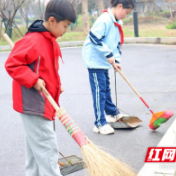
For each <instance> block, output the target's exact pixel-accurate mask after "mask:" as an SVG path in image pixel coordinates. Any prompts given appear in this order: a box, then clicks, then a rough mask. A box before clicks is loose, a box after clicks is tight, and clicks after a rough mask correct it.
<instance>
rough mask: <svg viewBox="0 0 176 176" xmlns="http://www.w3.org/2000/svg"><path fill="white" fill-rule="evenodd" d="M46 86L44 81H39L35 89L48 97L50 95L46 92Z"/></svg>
mask: <svg viewBox="0 0 176 176" xmlns="http://www.w3.org/2000/svg"><path fill="white" fill-rule="evenodd" d="M45 86H46V84H45V81H44V80H43V79H40V78H39V79H38V81H37V83H36V84H35V86H34V88H35V89H36V90H38V91H39V92H43V91H44V92H45V94H46V95H48V93H47V92H46V91H45V90H46V88H45Z"/></svg>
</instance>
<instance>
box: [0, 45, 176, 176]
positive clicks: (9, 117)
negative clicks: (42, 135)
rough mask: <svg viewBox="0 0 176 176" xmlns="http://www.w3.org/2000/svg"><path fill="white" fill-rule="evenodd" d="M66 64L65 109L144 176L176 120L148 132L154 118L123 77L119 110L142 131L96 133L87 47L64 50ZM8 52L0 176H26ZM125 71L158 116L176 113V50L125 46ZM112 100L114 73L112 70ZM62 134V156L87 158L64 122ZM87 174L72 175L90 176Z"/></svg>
mask: <svg viewBox="0 0 176 176" xmlns="http://www.w3.org/2000/svg"><path fill="white" fill-rule="evenodd" d="M62 52H63V59H64V62H65V64H64V65H63V64H62V63H61V62H60V75H61V81H62V85H63V87H64V89H65V92H64V94H63V95H62V96H61V98H60V104H61V106H62V107H64V108H65V109H66V110H67V112H68V113H69V115H70V116H71V117H72V118H73V119H74V120H75V122H76V123H77V125H78V126H79V127H80V128H81V129H82V130H83V131H84V133H85V134H86V135H87V136H88V137H89V139H91V140H92V141H93V142H94V143H95V144H97V145H99V146H102V147H105V148H107V149H109V151H110V153H111V154H113V155H114V156H115V157H117V158H118V159H119V160H121V161H123V162H125V163H127V164H129V165H130V166H131V167H133V168H134V169H135V170H136V172H138V171H139V170H140V169H141V168H142V166H143V164H144V158H145V155H146V151H147V148H148V147H152V146H156V145H157V144H158V143H159V141H160V140H161V138H162V137H163V135H164V134H165V132H166V131H167V129H168V128H169V126H170V125H171V124H172V122H173V120H174V119H175V116H173V117H172V119H171V120H169V121H168V122H167V123H166V124H164V125H162V126H161V127H160V128H159V129H158V130H157V131H152V130H150V129H149V128H148V124H149V121H150V118H151V114H150V113H149V111H148V110H147V108H146V107H145V106H144V105H143V103H142V102H141V101H140V100H139V98H138V97H137V96H136V94H135V93H134V92H133V91H132V89H131V88H130V87H129V86H128V85H127V83H126V82H125V81H124V80H123V79H122V78H121V76H120V75H119V74H118V73H117V86H118V90H117V91H118V106H119V108H120V109H122V110H124V111H125V112H128V113H129V114H131V115H136V116H138V117H139V118H140V119H141V120H142V121H143V123H142V126H141V127H139V128H138V129H134V130H116V132H115V134H114V135H110V136H102V135H99V134H95V133H93V132H92V129H93V123H94V113H93V106H92V95H91V92H90V86H89V79H88V72H87V70H86V68H85V66H84V63H83V60H82V56H81V48H69V49H63V50H62ZM7 56H8V53H0V84H1V86H0V176H9V175H10V176H24V175H25V174H24V159H25V156H24V130H23V127H22V124H21V119H20V115H19V114H18V113H17V112H15V111H14V110H13V109H12V95H11V92H12V91H11V81H12V80H11V78H10V77H9V76H8V75H7V73H6V71H5V69H4V63H5V60H6V58H7ZM122 69H123V70H122V72H123V73H124V75H125V76H126V77H127V78H128V79H129V80H130V82H131V83H132V85H133V86H134V87H135V88H136V89H137V90H138V91H139V93H140V94H141V95H142V97H143V98H144V100H146V102H147V103H148V104H149V106H150V107H151V108H152V109H154V111H155V112H159V111H164V110H168V109H173V110H176V103H175V101H176V46H164V45H124V47H123V55H122ZM110 79H111V87H112V98H113V100H114V102H115V94H114V72H113V70H110ZM56 133H57V139H58V144H59V149H60V151H61V152H62V153H63V154H64V155H65V156H67V155H77V156H81V153H80V149H79V147H78V145H77V144H76V143H75V142H74V140H73V139H72V138H71V137H70V136H69V135H68V133H67V132H66V130H65V129H64V127H63V126H62V125H61V123H60V122H59V120H57V121H56ZM84 175H85V173H84V171H80V172H77V173H73V174H71V175H70V176H84Z"/></svg>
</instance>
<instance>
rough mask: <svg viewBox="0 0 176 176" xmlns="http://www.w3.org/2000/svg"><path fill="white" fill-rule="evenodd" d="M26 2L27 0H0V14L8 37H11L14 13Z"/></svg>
mask: <svg viewBox="0 0 176 176" xmlns="http://www.w3.org/2000/svg"><path fill="white" fill-rule="evenodd" d="M26 2H28V0H0V16H1V18H2V20H3V22H4V24H5V28H6V31H7V34H8V35H9V37H10V38H11V37H12V25H13V24H14V25H16V24H15V22H14V18H15V15H16V13H17V11H18V10H19V8H20V7H21V6H22V4H24V3H26ZM16 27H17V26H16Z"/></svg>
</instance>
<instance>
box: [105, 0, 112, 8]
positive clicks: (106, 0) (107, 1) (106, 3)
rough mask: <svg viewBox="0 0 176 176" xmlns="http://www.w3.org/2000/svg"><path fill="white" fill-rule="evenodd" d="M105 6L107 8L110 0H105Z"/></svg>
mask: <svg viewBox="0 0 176 176" xmlns="http://www.w3.org/2000/svg"><path fill="white" fill-rule="evenodd" d="M104 2H105V6H106V7H105V8H108V7H111V3H110V0H105V1H104Z"/></svg>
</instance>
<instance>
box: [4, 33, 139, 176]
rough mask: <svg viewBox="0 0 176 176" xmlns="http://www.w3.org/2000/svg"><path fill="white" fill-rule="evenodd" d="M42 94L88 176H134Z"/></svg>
mask: <svg viewBox="0 0 176 176" xmlns="http://www.w3.org/2000/svg"><path fill="white" fill-rule="evenodd" d="M3 36H4V38H5V39H6V40H7V42H8V43H9V44H10V46H11V47H12V48H13V46H14V44H13V42H12V41H11V39H10V38H9V37H8V35H7V34H3ZM43 93H44V95H45V97H46V98H47V99H48V101H49V102H50V103H51V105H52V106H53V108H54V109H55V110H56V115H57V117H58V118H59V120H60V121H61V123H62V124H63V125H64V126H65V128H66V130H67V131H68V133H69V134H70V135H71V136H72V138H73V139H74V140H75V141H76V142H77V144H78V145H79V146H80V148H81V152H82V155H83V158H84V161H85V164H86V166H87V168H88V172H89V175H90V176H136V174H135V173H134V172H133V171H132V169H131V168H130V167H129V166H127V165H126V164H124V163H122V162H120V161H119V160H117V159H116V158H114V157H113V156H111V155H110V154H108V153H106V152H104V151H103V150H101V149H100V148H99V147H98V146H96V145H94V144H93V143H92V142H91V141H90V140H89V139H88V138H87V137H86V136H85V134H84V133H83V132H82V131H81V129H80V128H79V127H78V126H77V125H76V123H75V122H74V121H73V120H72V119H71V118H70V117H69V115H68V114H67V113H66V111H65V110H64V109H63V108H59V106H58V105H57V103H56V102H55V101H54V99H53V98H52V97H51V95H50V94H49V93H48V91H47V90H46V89H43Z"/></svg>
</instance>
